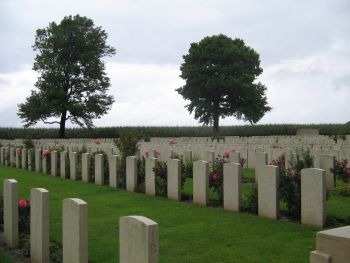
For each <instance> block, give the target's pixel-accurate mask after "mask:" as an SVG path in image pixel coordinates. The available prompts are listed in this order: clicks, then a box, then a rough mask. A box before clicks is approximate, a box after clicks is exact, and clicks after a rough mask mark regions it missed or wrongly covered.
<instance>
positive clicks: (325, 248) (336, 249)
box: [316, 226, 350, 263]
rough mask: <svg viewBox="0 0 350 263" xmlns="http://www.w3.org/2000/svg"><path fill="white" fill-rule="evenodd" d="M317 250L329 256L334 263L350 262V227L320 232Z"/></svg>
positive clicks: (317, 237) (317, 239) (317, 238)
mask: <svg viewBox="0 0 350 263" xmlns="http://www.w3.org/2000/svg"><path fill="white" fill-rule="evenodd" d="M316 250H317V252H322V253H324V254H328V255H330V257H331V259H332V260H331V262H332V263H349V262H350V226H344V227H338V228H333V229H328V230H324V231H320V232H318V233H317V236H316Z"/></svg>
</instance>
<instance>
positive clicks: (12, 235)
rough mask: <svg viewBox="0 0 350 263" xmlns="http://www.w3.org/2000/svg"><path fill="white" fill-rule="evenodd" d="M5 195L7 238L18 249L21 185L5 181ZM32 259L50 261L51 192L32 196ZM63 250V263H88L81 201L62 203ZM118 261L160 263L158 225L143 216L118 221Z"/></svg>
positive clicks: (38, 191)
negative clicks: (19, 189)
mask: <svg viewBox="0 0 350 263" xmlns="http://www.w3.org/2000/svg"><path fill="white" fill-rule="evenodd" d="M3 195H4V199H3V200H4V212H3V213H4V236H5V243H6V244H7V245H8V246H9V247H10V248H13V249H14V248H17V247H18V243H19V232H18V222H19V221H18V183H17V181H16V180H14V179H6V180H4V183H3ZM30 198H31V205H30V206H31V207H30V255H31V262H36V263H47V262H50V260H49V256H50V255H49V191H47V190H46V189H44V188H33V189H31V192H30ZM62 215H63V216H62V218H63V223H62V235H63V238H62V246H63V262H64V263H87V262H88V208H87V203H86V202H85V201H83V200H81V199H78V198H67V199H64V200H63V214H62ZM119 258H120V261H119V262H121V263H157V262H159V227H158V224H157V223H156V222H154V221H153V220H151V219H148V218H145V217H142V216H125V217H121V218H120V219H119Z"/></svg>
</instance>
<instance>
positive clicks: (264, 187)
mask: <svg viewBox="0 0 350 263" xmlns="http://www.w3.org/2000/svg"><path fill="white" fill-rule="evenodd" d="M24 151H25V149H22V155H24V154H25V152H24ZM1 152H2V151H1ZM18 152H19V151H18V150H17V151H16V159H17V155H18ZM35 153H36V154H35V163H36V164H35V169H36V171H37V172H40V171H42V172H44V173H46V163H47V160H46V158H43V159H41V157H42V155H41V150H39V149H38V150H36V152H35ZM60 154H61V156H60V167H61V169H60V171H61V177H63V178H66V174H65V166H66V164H65V161H66V160H67V158H66V156H67V152H65V151H63V152H61V153H60ZM205 157H206V160H207V161H202V160H199V161H195V162H194V164H193V203H194V204H198V205H203V206H207V205H208V203H209V170H210V165H211V164H212V163H213V162H214V155H213V152H206V156H205ZM103 158H104V156H103V154H96V155H95V176H94V178H95V184H96V185H103V184H104V160H103ZM229 158H230V162H229V163H225V164H224V172H223V176H224V180H223V181H224V182H223V189H224V209H226V210H232V211H240V207H241V199H242V197H241V195H242V194H241V181H242V172H241V165H240V164H239V162H240V154H239V153H238V152H234V153H231V155H230V157H229ZM90 159H91V154H90V153H83V154H82V164H81V165H82V181H83V182H88V181H89V177H90V174H89V173H90ZM22 160H23V159H22ZM137 160H138V158H137V157H136V156H128V157H127V158H126V190H127V191H129V192H134V191H135V190H136V186H137V183H138V182H137V170H138V169H137ZM50 161H51V175H52V176H57V167H58V163H57V152H55V151H52V152H51V157H50ZM69 161H70V179H72V180H77V167H78V162H77V153H75V152H73V153H71V154H70V158H69ZM156 163H157V158H153V157H150V158H146V165H145V193H146V194H148V195H155V194H156V175H155V171H154V169H155V167H156ZM40 164H43V166H42V170H41V169H40V168H41V165H40ZM256 164H257V165H256V182H258V214H259V215H260V216H265V217H269V218H274V219H276V218H278V217H279V199H278V188H279V171H278V167H276V166H271V165H267V153H264V152H258V153H256ZM319 165H320V166H319V167H320V168H322V169H315V168H313V169H304V170H303V171H302V179H301V188H302V195H301V202H302V213H301V214H302V218H301V222H302V223H303V224H307V225H314V226H321V227H322V226H323V225H324V223H325V206H326V199H325V196H326V191H329V190H332V188H333V186H334V176H333V173H332V172H331V171H330V169H331V168H333V167H334V156H332V155H320V158H319ZM23 167H24V166H22V168H23ZM119 169H120V157H119V156H117V155H111V156H109V185H110V187H113V188H117V187H118V170H119ZM167 169H168V177H167V180H168V183H167V195H168V196H167V197H168V198H169V199H173V200H178V201H180V200H181V161H180V160H178V159H169V160H168V162H167ZM323 188H325V189H323ZM310 204H312V205H310Z"/></svg>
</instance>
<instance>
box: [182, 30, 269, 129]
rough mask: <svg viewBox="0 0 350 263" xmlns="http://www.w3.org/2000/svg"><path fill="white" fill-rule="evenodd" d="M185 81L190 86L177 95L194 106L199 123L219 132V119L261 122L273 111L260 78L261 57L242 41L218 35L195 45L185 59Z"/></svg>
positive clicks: (183, 65) (193, 44) (183, 74)
mask: <svg viewBox="0 0 350 263" xmlns="http://www.w3.org/2000/svg"><path fill="white" fill-rule="evenodd" d="M183 58H184V63H183V64H182V65H181V72H182V73H181V78H183V79H184V80H185V81H186V84H185V85H184V86H183V87H181V88H178V89H177V90H176V91H177V92H178V93H179V94H181V95H182V96H183V98H184V99H185V100H189V101H190V103H189V104H188V105H187V106H186V107H187V109H188V110H189V112H190V113H192V112H194V117H195V119H199V121H200V122H202V123H203V124H204V125H208V124H213V128H214V134H217V132H218V130H219V119H220V118H225V117H228V116H234V117H236V118H237V119H243V120H245V121H249V122H250V123H256V122H258V121H259V120H260V119H261V118H262V117H263V116H264V114H265V113H266V112H268V111H270V110H271V108H270V107H269V106H268V104H267V101H266V96H265V91H266V87H265V86H264V85H263V84H261V83H260V82H258V83H256V82H255V81H256V79H257V77H258V76H259V75H260V74H261V73H262V69H261V68H260V60H259V54H258V53H256V52H255V51H254V50H253V49H252V48H250V47H248V46H246V45H245V44H244V41H243V40H241V39H234V40H232V39H231V38H229V37H227V36H225V35H217V36H211V37H205V38H204V39H202V40H201V41H200V42H199V43H192V44H191V47H190V50H189V52H188V54H187V55H185V56H183Z"/></svg>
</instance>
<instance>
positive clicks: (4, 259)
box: [0, 248, 14, 263]
mask: <svg viewBox="0 0 350 263" xmlns="http://www.w3.org/2000/svg"><path fill="white" fill-rule="evenodd" d="M0 262H1V263H14V262H13V261H12V260H11V259H8V257H7V256H5V254H4V252H2V251H1V248H0Z"/></svg>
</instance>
